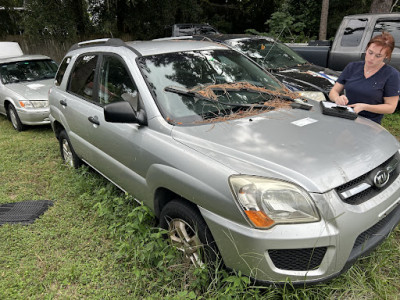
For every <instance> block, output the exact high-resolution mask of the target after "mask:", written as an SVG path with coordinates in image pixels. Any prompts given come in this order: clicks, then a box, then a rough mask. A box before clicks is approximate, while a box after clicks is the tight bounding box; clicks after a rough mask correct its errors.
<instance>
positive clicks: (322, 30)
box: [319, 0, 329, 40]
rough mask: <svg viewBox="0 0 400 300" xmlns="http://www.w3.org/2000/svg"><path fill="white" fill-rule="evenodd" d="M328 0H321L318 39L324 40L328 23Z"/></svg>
mask: <svg viewBox="0 0 400 300" xmlns="http://www.w3.org/2000/svg"><path fill="white" fill-rule="evenodd" d="M328 11H329V0H322V8H321V21H320V23H319V39H320V40H326V31H327V24H328Z"/></svg>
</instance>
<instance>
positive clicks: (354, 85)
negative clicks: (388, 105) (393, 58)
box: [337, 61, 400, 124]
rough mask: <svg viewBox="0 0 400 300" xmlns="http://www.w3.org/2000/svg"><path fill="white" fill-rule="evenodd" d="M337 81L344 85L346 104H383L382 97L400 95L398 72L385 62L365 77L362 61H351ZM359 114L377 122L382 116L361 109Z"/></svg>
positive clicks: (399, 75) (399, 76)
mask: <svg viewBox="0 0 400 300" xmlns="http://www.w3.org/2000/svg"><path fill="white" fill-rule="evenodd" d="M337 82H339V83H341V84H343V85H344V89H345V91H346V97H347V98H348V99H349V103H348V104H355V103H367V104H383V103H384V100H383V97H392V96H398V95H400V92H399V91H400V74H399V72H398V71H397V70H396V69H395V68H393V67H392V66H389V65H387V64H385V65H384V66H383V67H382V68H380V69H379V71H378V72H376V73H375V74H374V75H372V76H371V77H369V78H365V76H364V61H358V62H351V63H349V64H348V65H347V66H346V68H345V69H344V70H343V72H342V73H341V74H340V76H339V78H338V80H337ZM359 115H360V116H363V117H365V118H368V119H371V120H372V121H374V122H377V123H379V124H380V123H381V120H382V118H383V115H382V114H376V113H372V112H369V111H361V112H360V113H359Z"/></svg>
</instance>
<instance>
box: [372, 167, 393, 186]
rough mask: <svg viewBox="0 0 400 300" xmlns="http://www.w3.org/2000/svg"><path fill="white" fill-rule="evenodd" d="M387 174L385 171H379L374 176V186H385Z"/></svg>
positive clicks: (387, 178) (387, 179)
mask: <svg viewBox="0 0 400 300" xmlns="http://www.w3.org/2000/svg"><path fill="white" fill-rule="evenodd" d="M389 177H390V175H389V172H388V171H386V170H380V171H378V172H377V173H376V174H375V177H374V184H375V186H376V187H377V188H381V187H383V186H385V185H386V183H388V181H389Z"/></svg>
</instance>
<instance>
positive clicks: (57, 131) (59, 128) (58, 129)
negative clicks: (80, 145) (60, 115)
mask: <svg viewBox="0 0 400 300" xmlns="http://www.w3.org/2000/svg"><path fill="white" fill-rule="evenodd" d="M52 128H53V131H54V134H55V135H56V138H57V139H59V137H60V133H61V131H63V130H65V128H64V126H63V125H62V124H61V123H60V122H58V121H54V122H53V123H52Z"/></svg>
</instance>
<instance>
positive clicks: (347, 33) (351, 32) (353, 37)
mask: <svg viewBox="0 0 400 300" xmlns="http://www.w3.org/2000/svg"><path fill="white" fill-rule="evenodd" d="M366 25H367V19H353V20H350V21H349V23H347V27H346V29H345V30H344V33H343V37H342V41H341V43H340V45H341V46H342V47H356V46H358V45H359V44H360V42H361V39H362V37H363V34H364V31H365V26H366Z"/></svg>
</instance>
